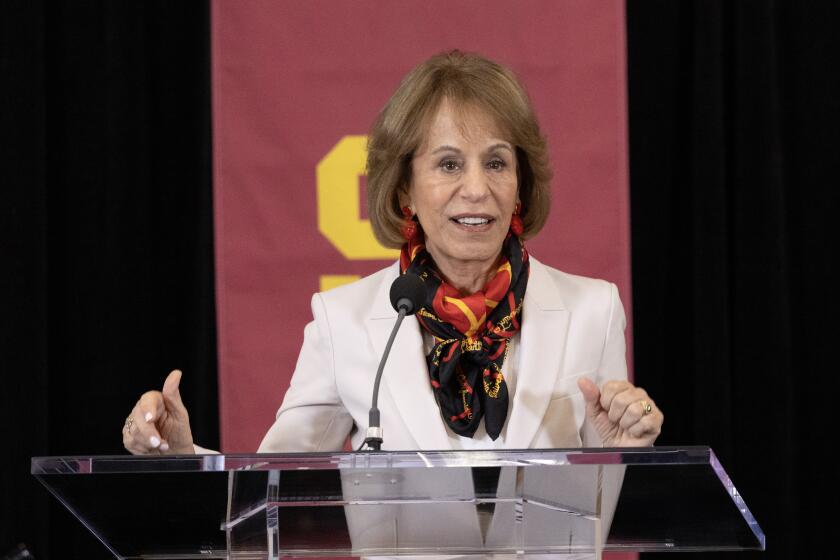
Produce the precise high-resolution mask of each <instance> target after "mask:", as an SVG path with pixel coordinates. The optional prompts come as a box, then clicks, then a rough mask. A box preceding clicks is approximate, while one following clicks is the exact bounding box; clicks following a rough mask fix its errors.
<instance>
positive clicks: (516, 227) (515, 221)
mask: <svg viewBox="0 0 840 560" xmlns="http://www.w3.org/2000/svg"><path fill="white" fill-rule="evenodd" d="M521 210H522V205H521V204H520V203H518V202H517V203H516V206H515V207H514V209H513V216H511V217H510V231H512V232H513V234H514V235H515V236H516V237H519V236H521V235H522V232H523V231H525V224H523V223H522V218H521V217H520V216H519V212H520V211H521Z"/></svg>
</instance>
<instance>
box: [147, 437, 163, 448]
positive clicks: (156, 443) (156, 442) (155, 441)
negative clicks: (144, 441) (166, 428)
mask: <svg viewBox="0 0 840 560" xmlns="http://www.w3.org/2000/svg"><path fill="white" fill-rule="evenodd" d="M149 441H150V442H151V444H152V447H154V448H155V449H157V448H158V446H159V445H160V440H159V439H158V438H157V436H152V437H150V438H149Z"/></svg>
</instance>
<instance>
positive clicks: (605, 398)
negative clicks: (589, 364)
mask: <svg viewBox="0 0 840 560" xmlns="http://www.w3.org/2000/svg"><path fill="white" fill-rule="evenodd" d="M633 388H635V387H634V385H633V384H632V383H630V382H629V381H616V380H612V381H607V382H606V383H604V386H603V387H601V407H603V409H604V410H609V409H610V406H611V405H612V402H613V399H614V398H615V397H616V395H618V394H619V393H622V392H624V391H627V390H630V389H633Z"/></svg>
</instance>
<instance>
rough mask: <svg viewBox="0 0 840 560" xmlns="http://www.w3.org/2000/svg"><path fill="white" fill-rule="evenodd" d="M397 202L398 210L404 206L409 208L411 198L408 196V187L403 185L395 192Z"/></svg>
mask: <svg viewBox="0 0 840 560" xmlns="http://www.w3.org/2000/svg"><path fill="white" fill-rule="evenodd" d="M397 200H399V203H400V208H405V207H406V206H408V207H411V196H410V195H409V194H408V185H404V186H403V187H401V188H400V189H399V191H398V192H397Z"/></svg>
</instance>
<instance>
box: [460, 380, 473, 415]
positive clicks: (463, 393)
mask: <svg viewBox="0 0 840 560" xmlns="http://www.w3.org/2000/svg"><path fill="white" fill-rule="evenodd" d="M458 369H460V367H459V368H458ZM458 382H459V383H460V384H461V390H460V391H458V392H459V393H461V403H462V404H463V405H464V412H465V413H466V415H467V418H468V419H469V420H472V417H473V414H472V409H471V408H470V405H469V404H467V395H468V394H469V393H470V387H469V385H467V376H466V375H464V374H463V373H460V372H459V373H458Z"/></svg>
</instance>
